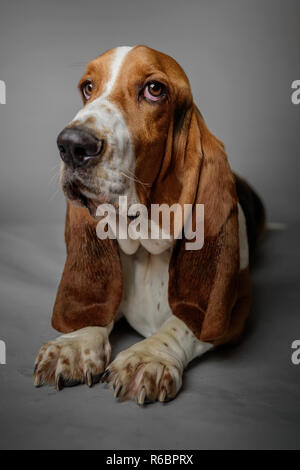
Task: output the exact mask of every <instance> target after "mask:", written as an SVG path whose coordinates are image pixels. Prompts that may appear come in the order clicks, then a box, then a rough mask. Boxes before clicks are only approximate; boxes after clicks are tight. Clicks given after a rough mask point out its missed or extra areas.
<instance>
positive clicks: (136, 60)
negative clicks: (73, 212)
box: [57, 46, 193, 214]
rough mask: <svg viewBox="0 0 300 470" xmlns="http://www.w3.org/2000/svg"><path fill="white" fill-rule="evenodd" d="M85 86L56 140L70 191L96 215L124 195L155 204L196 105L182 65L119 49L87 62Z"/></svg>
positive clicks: (139, 48)
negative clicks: (158, 187)
mask: <svg viewBox="0 0 300 470" xmlns="http://www.w3.org/2000/svg"><path fill="white" fill-rule="evenodd" d="M79 90H80V93H81V95H82V99H83V108H82V109H81V110H80V111H79V113H78V114H77V115H76V116H75V118H74V120H73V121H72V122H71V123H70V124H69V125H67V127H66V128H65V129H64V130H63V131H62V132H61V133H60V134H59V136H58V139H57V143H58V148H59V151H60V155H61V158H62V160H63V163H62V168H61V183H62V187H63V190H64V193H65V194H66V196H67V197H68V198H69V199H70V200H71V201H72V202H73V203H75V204H76V205H79V206H85V207H88V208H89V210H90V212H91V213H92V214H95V210H96V207H97V206H98V205H99V204H100V203H102V202H110V203H116V201H117V200H118V197H119V196H120V195H127V197H128V199H129V203H133V202H138V201H140V202H143V203H147V202H149V200H150V198H151V200H152V199H153V197H154V196H155V190H154V187H155V183H156V181H157V180H158V179H159V175H160V174H161V172H162V171H166V166H167V167H168V168H170V167H172V165H174V162H171V158H170V157H169V156H168V155H169V154H170V153H172V152H173V149H172V146H173V144H172V142H173V140H174V135H175V134H176V133H178V132H179V130H180V129H181V127H182V126H183V123H184V120H185V116H186V114H187V110H188V109H189V108H191V106H192V103H193V100H192V94H191V90H190V85H189V81H188V78H187V76H186V75H185V73H184V71H183V70H182V68H181V67H180V66H179V65H178V64H177V62H176V61H175V60H174V59H172V58H171V57H169V56H167V55H165V54H163V53H160V52H157V51H154V50H153V49H150V48H148V47H145V46H136V47H133V48H130V47H118V48H116V49H112V50H110V51H108V52H106V53H104V54H103V55H101V56H100V57H98V58H97V59H95V60H92V61H91V62H90V63H89V64H88V66H87V69H86V72H85V74H84V76H83V77H82V79H81V80H80V83H79ZM166 155H167V157H166ZM165 157H166V158H165ZM164 160H167V161H164ZM176 178H177V177H176ZM174 183H175V182H174V181H171V180H170V184H171V186H172V185H173V189H172V193H174ZM167 186H168V185H165V188H166V187H167ZM159 198H160V196H156V198H155V197H154V199H156V200H157V199H159Z"/></svg>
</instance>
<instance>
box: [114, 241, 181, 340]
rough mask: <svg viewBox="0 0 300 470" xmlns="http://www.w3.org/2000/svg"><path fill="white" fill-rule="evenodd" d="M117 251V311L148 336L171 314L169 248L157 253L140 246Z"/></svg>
mask: <svg viewBox="0 0 300 470" xmlns="http://www.w3.org/2000/svg"><path fill="white" fill-rule="evenodd" d="M120 252H121V260H122V266H123V282H124V287H123V299H122V303H121V306H120V312H121V313H122V314H123V315H124V316H125V317H126V319H127V321H128V322H129V323H130V324H131V326H132V327H133V328H134V329H135V330H136V331H138V332H139V333H140V334H141V335H143V336H145V337H148V336H151V335H152V334H154V333H155V332H156V331H157V330H158V329H159V328H160V327H161V326H162V324H163V323H164V322H165V321H166V320H167V319H168V318H169V317H170V316H171V315H172V313H171V310H170V307H169V303H168V284H169V263H170V256H171V248H169V249H167V250H166V251H164V252H163V253H160V254H158V255H153V254H151V253H149V252H148V251H146V249H145V248H144V247H143V246H142V245H140V247H139V248H138V250H137V252H136V253H134V254H133V255H126V254H125V253H124V252H122V250H120Z"/></svg>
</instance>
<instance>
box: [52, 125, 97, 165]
mask: <svg viewBox="0 0 300 470" xmlns="http://www.w3.org/2000/svg"><path fill="white" fill-rule="evenodd" d="M57 146H58V149H59V153H60V156H61V158H62V160H63V161H64V162H65V163H66V164H67V165H69V166H71V167H72V168H78V167H82V166H84V165H87V164H88V163H89V162H90V161H91V160H93V161H96V158H97V157H100V155H101V153H102V150H103V147H104V141H103V140H101V139H97V137H95V136H93V135H92V134H91V132H90V131H89V130H88V129H83V128H80V127H66V128H65V129H64V130H63V131H62V132H61V133H60V134H59V136H58V137H57Z"/></svg>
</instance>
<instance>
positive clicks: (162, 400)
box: [158, 387, 167, 403]
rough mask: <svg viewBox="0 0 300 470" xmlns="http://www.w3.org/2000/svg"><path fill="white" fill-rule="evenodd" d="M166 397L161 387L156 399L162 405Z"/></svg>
mask: <svg viewBox="0 0 300 470" xmlns="http://www.w3.org/2000/svg"><path fill="white" fill-rule="evenodd" d="M166 396H167V391H166V389H165V387H163V388H162V389H161V391H160V393H159V397H158V400H159V401H160V402H161V403H162V402H164V401H165V399H166Z"/></svg>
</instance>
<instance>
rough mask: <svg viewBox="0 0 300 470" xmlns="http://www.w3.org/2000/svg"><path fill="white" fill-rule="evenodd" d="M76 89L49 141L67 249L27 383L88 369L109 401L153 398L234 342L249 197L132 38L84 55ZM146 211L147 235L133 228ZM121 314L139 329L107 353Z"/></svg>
mask: <svg viewBox="0 0 300 470" xmlns="http://www.w3.org/2000/svg"><path fill="white" fill-rule="evenodd" d="M79 90H80V94H81V97H82V101H83V107H82V109H81V110H80V111H79V112H78V113H77V114H76V116H75V117H74V119H73V120H72V121H71V122H70V123H69V124H68V125H67V126H66V127H65V128H64V129H63V130H62V131H61V133H60V134H59V136H58V139H57V144H58V149H59V153H60V156H61V159H62V164H61V186H62V189H63V191H64V194H65V196H66V200H67V212H66V229H65V238H66V246H67V257H66V262H65V267H64V271H63V274H62V279H61V282H60V285H59V288H58V292H57V296H56V301H55V305H54V310H53V317H52V324H53V327H54V328H55V329H56V330H58V331H59V332H60V333H61V336H58V337H57V338H56V339H54V340H52V341H49V342H48V343H46V344H45V345H44V346H42V348H41V350H40V352H39V354H38V357H37V360H36V364H35V372H34V375H35V385H36V386H40V385H42V384H47V385H56V387H57V389H59V390H60V389H61V388H63V387H64V386H68V385H74V384H76V383H86V384H87V385H89V386H92V385H93V384H94V383H96V382H98V381H99V380H101V381H102V382H107V383H108V384H109V385H110V387H111V388H112V389H113V390H114V394H115V396H116V397H119V398H120V399H121V400H124V399H132V400H136V401H137V403H139V404H144V403H146V402H150V401H161V402H164V401H166V400H169V399H172V398H174V397H175V396H176V395H177V394H178V392H179V390H180V388H181V386H182V379H183V372H184V369H185V368H186V367H187V365H188V364H189V363H190V362H191V361H192V360H193V359H194V358H196V357H199V356H201V355H203V354H204V353H206V352H208V351H210V350H212V349H213V348H215V347H218V346H220V345H223V344H226V343H233V342H236V341H238V340H240V338H241V336H242V333H243V330H244V327H245V322H246V318H247V315H248V312H249V309H250V300H251V299H250V278H249V259H252V258H253V252H254V249H255V245H256V241H257V239H258V238H259V236H260V235H261V234H262V232H263V229H264V220H265V217H264V209H263V205H262V203H261V201H260V199H259V197H258V196H257V195H256V193H255V192H254V191H253V189H252V188H250V186H249V185H248V184H247V183H246V182H245V181H244V180H242V179H241V178H240V177H237V176H236V175H235V174H234V173H233V172H232V170H231V168H230V166H229V163H228V160H227V156H226V153H225V148H224V145H223V144H222V142H220V141H219V140H218V139H217V138H216V137H215V136H214V135H213V134H212V133H211V132H210V131H209V130H208V128H207V126H206V124H205V121H204V119H203V117H202V115H201V113H200V112H199V110H198V108H197V106H196V104H195V103H194V101H193V96H192V92H191V88H190V84H189V80H188V78H187V76H186V74H185V73H184V71H183V70H182V68H181V67H180V66H179V65H178V63H177V62H176V61H175V60H174V59H172V58H171V57H169V56H167V55H165V54H163V53H161V52H157V51H155V50H153V49H150V48H148V47H145V46H135V47H118V48H116V49H112V50H109V51H107V52H105V53H104V54H103V55H101V56H100V57H98V58H96V59H95V60H93V61H91V62H90V63H89V64H88V65H87V68H86V72H85V74H84V76H83V77H82V78H81V80H80V82H79ZM120 197H122V198H124V197H125V198H126V201H127V204H128V208H129V210H128V214H125V216H124V217H123V223H124V221H125V236H122V237H121V236H115V235H116V232H117V227H116V224H115V223H114V224H109V223H108V226H107V228H106V229H107V230H108V232H109V233H111V234H113V235H114V236H108V237H101V238H103V239H100V238H99V237H98V236H97V231H96V228H97V224H99V222H101V220H102V219H101V218H102V217H103V216H104V214H105V207H107V205H110V206H113V207H114V208H115V209H116V212H118V211H119V209H120V207H119V198H120ZM137 204H138V205H139V206H138V207H139V210H138V211H135V212H134V210H133V209H132V208H134V207H135V208H137V206H136V205H137ZM173 205H175V206H174V207H177V209H178V210H177V212H176V211H175V212H176V213H174V219H172V217H171V224H170V226H169V227H168V230H166V229H165V227H164V226H163V224H162V221H161V219H160V218H158V219H157V220H156V222H154V221H153V220H150V219H151V213H152V211H151V207H153V206H155V207H160V208H161V207H166V206H168V207H171V206H173ZM199 205H201V206H203V207H204V210H203V211H199V210H197V208H198V206H199ZM99 206H101V210H99ZM185 206H186V207H189V210H188V212H186V211H183V210H182V211H181V209H183V208H184V207H185ZM143 207H144V208H145V209H146V210H145V211H144V210H143ZM130 208H131V209H130ZM149 209H150V210H149ZM179 209H180V210H179ZM130 210H131V212H130ZM137 212H138V213H137ZM149 214H150V215H149ZM178 214H184V215H181V216H180V217H178ZM197 214H201V217H202V219H201V223H202V226H203V225H204V243H202V241H201V243H199V244H198V245H196V248H197V249H193V248H191V246H193V243H191V240H188V237H187V236H186V231H185V230H184V228H185V227H186V224H189V227H190V229H191V230H190V233H193V234H194V235H195V238H196V239H197V234H198V232H197V230H199V229H200V224H199V220H197V217H198V216H197ZM145 218H146V219H147V220H145ZM143 222H147V224H144V225H143ZM148 222H149V223H150V226H151V224H152V228H153V227H154V225H153V224H155V223H156V226H155V227H156V229H157V230H156V233H158V234H159V236H158V237H154V238H153V237H151V236H150V237H149V236H148V235H149V233H148V228H147V234H145V233H144V232H145V231H144V232H143V230H140V229H138V228H137V225H138V224H139V227H142V226H145V227H149V224H148ZM131 224H136V225H135V228H136V230H131V229H127V227H129V225H131ZM155 227H154V228H155ZM118 233H119V232H118ZM146 235H147V236H146ZM199 239H200V238H199ZM201 240H202V239H201ZM187 242H189V243H187ZM194 247H195V245H194ZM121 316H124V317H125V318H126V319H127V321H128V322H129V323H130V325H131V326H132V327H133V328H134V329H135V330H136V331H138V332H139V333H140V334H142V335H143V336H144V338H145V339H143V340H142V341H140V342H138V343H137V344H134V345H133V346H131V347H130V348H128V349H127V350H125V351H122V352H121V353H120V354H118V355H117V356H116V358H115V359H114V360H113V361H112V362H111V347H110V342H109V335H110V333H111V331H112V329H113V326H114V323H115V322H116V321H117V320H118V319H119V318H120V317H121ZM199 367H201V365H199Z"/></svg>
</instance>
